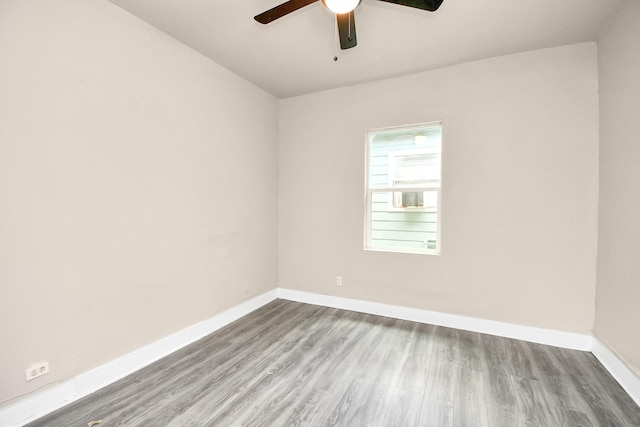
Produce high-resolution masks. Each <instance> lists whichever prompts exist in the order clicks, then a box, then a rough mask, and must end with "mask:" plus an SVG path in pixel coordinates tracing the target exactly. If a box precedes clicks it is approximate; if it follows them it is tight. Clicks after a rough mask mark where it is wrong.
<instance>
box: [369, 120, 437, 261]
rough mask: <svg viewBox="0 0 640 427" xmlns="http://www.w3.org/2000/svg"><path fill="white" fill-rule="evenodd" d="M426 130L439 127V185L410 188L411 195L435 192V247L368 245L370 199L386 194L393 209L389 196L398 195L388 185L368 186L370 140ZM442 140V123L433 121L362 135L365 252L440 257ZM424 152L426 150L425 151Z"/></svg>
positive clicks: (370, 226)
mask: <svg viewBox="0 0 640 427" xmlns="http://www.w3.org/2000/svg"><path fill="white" fill-rule="evenodd" d="M428 128H439V131H440V137H441V142H440V179H439V185H438V186H433V185H427V186H422V187H411V188H410V189H411V190H412V192H420V191H433V190H436V191H437V207H436V208H435V214H436V231H435V233H436V241H435V248H433V249H429V248H428V247H427V248H410V247H401V246H397V247H396V246H384V247H381V246H374V245H373V244H372V240H373V239H372V216H373V209H372V199H373V194H374V193H389V196H388V197H389V203H390V206H393V200H392V197H393V193H394V192H396V193H397V192H398V187H393V186H391V185H390V184H389V183H387V185H386V186H382V185H374V186H371V184H370V182H369V181H370V176H371V170H370V167H371V165H370V162H371V142H370V141H371V137H372V135H373V134H376V133H384V132H394V131H412V130H416V131H417V130H425V129H428ZM443 138H444V124H443V122H442V121H434V122H425V123H419V124H412V125H402V126H390V127H385V128H377V129H370V130H368V131H367V132H366V133H365V150H364V151H365V159H364V160H365V162H364V164H365V167H364V175H365V176H364V219H365V221H364V236H363V248H364V250H365V251H373V252H391V253H407V254H419V255H440V254H441V253H442V211H443V209H442V188H443V167H444V165H443V161H442V159H443V153H444V144H443V143H442V140H443ZM421 150H423V149H416V150H406V151H421ZM426 150H428V148H426ZM393 151H404V150H393ZM389 212H434V209H433V208H414V207H406V208H403V207H400V208H397V207H396V208H393V209H389Z"/></svg>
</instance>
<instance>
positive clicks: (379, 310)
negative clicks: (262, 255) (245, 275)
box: [277, 288, 593, 351]
mask: <svg viewBox="0 0 640 427" xmlns="http://www.w3.org/2000/svg"><path fill="white" fill-rule="evenodd" d="M277 291H278V298H282V299H286V300H290V301H298V302H304V303H308V304H315V305H322V306H325V307H332V308H341V309H344V310H351V311H357V312H360V313H368V314H376V315H379V316H385V317H392V318H395V319H402V320H410V321H412V322H419V323H428V324H431V325H438V326H446V327H449V328H455V329H462V330H465V331H471V332H480V333H483V334H489V335H497V336H500V337H506V338H515V339H519V340H523V341H529V342H535V343H539V344H546V345H552V346H555V347H563V348H569V349H572V350H582V351H590V350H591V347H592V339H593V337H592V336H591V335H582V334H576V333H572V332H563V331H556V330H552V329H542V328H534V327H531V326H522V325H514V324H511V323H503V322H496V321H493V320H485V319H476V318H473V317H466V316H458V315H455V314H445V313H438V312H435V311H427V310H420V309H415V308H407V307H401V306H396V305H389V304H381V303H376V302H368V301H362V300H355V299H349V298H341V297H335V296H330V295H320V294H314V293H309V292H302V291H294V290H290V289H282V288H280V289H278V290H277Z"/></svg>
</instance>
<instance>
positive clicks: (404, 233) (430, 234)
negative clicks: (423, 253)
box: [371, 191, 438, 250]
mask: <svg viewBox="0 0 640 427" xmlns="http://www.w3.org/2000/svg"><path fill="white" fill-rule="evenodd" d="M429 193H435V192H429ZM391 194H393V193H392V192H386V191H384V192H383V191H376V192H373V194H372V197H371V247H372V248H374V249H402V248H412V249H432V250H433V249H436V241H437V232H438V213H437V212H435V211H433V212H424V211H413V212H411V211H406V210H403V211H389V210H388V209H387V198H388V197H389V196H390V195H391ZM396 194H402V193H396Z"/></svg>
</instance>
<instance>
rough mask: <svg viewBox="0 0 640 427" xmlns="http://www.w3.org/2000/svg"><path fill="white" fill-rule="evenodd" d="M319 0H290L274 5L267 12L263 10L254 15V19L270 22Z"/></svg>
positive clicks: (265, 22)
mask: <svg viewBox="0 0 640 427" xmlns="http://www.w3.org/2000/svg"><path fill="white" fill-rule="evenodd" d="M317 1H318V0H289V1H288V2H286V3H282V4H279V5H278V6H276V7H273V8H271V9H269V10H267V11H266V12H262V13H261V14H260V15H256V16H254V17H253V19H255V20H256V21H258V22H259V23H261V24H268V23H269V22H271V21H275V20H276V19H278V18H282V17H283V16H285V15H288V14H289V13H291V12H295V11H296V10H298V9H302V8H303V7H305V6H308V5H310V4H311V3H315V2H317Z"/></svg>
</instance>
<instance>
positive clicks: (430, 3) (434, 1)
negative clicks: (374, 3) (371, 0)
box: [380, 0, 443, 12]
mask: <svg viewBox="0 0 640 427" xmlns="http://www.w3.org/2000/svg"><path fill="white" fill-rule="evenodd" d="M380 1H385V2H387V3H394V4H399V5H401V6H409V7H414V8H416V9H422V10H428V11H429V12H435V11H436V10H438V8H439V7H440V5H441V4H442V2H443V0H380Z"/></svg>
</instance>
